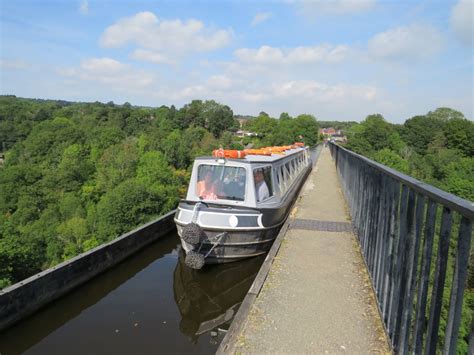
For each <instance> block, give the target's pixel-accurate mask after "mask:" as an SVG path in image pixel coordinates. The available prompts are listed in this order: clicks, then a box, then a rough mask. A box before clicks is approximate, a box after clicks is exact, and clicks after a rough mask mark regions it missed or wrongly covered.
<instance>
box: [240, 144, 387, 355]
mask: <svg viewBox="0 0 474 355" xmlns="http://www.w3.org/2000/svg"><path fill="white" fill-rule="evenodd" d="M236 339H237V341H236V344H234V347H233V349H234V352H236V353H258V354H261V353H280V354H281V353H283V354H295V353H318V354H320V353H321V354H334V353H349V354H354V353H357V354H368V353H372V354H374V353H375V354H385V353H390V350H389V348H388V346H387V340H386V336H385V333H384V331H383V326H382V322H381V320H380V317H379V314H378V312H377V308H376V303H375V296H374V294H373V291H372V288H371V286H370V280H369V277H368V274H367V271H366V269H365V265H364V262H363V260H362V256H361V254H360V251H359V246H358V242H357V240H356V238H355V236H354V234H353V233H352V232H351V231H350V217H349V215H348V211H347V205H346V203H345V200H344V197H343V195H342V191H341V187H340V185H339V180H338V177H337V172H336V169H335V165H334V163H333V161H332V159H331V156H330V153H329V149H327V148H323V150H322V152H321V156H320V158H319V160H318V163H317V165H316V167H315V168H314V170H313V171H312V172H311V174H310V176H309V177H308V180H307V181H306V183H305V185H304V187H303V188H302V191H301V195H300V199H299V201H298V202H297V203H296V205H295V208H294V210H293V212H292V221H291V224H290V227H289V229H288V231H287V233H286V235H285V237H284V239H283V242H282V244H281V247H280V249H279V251H278V254H277V255H276V257H275V260H274V262H273V264H272V266H271V269H270V272H269V274H268V277H267V278H266V280H265V284H264V285H263V287H262V290H261V292H260V294H259V295H258V297H257V299H256V300H255V302H254V303H253V305H252V306H251V309H250V312H249V317H248V318H247V319H246V321H245V324H244V325H243V328H242V331H241V332H240V334H239V335H238V336H237V338H236Z"/></svg>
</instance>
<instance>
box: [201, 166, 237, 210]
mask: <svg viewBox="0 0 474 355" xmlns="http://www.w3.org/2000/svg"><path fill="white" fill-rule="evenodd" d="M245 180H246V175H245V168H239V167H232V166H221V165H219V166H218V165H205V164H203V165H200V166H199V168H198V178H197V185H196V195H197V196H198V197H199V198H200V199H203V200H217V199H220V200H234V201H243V200H244V199H245Z"/></svg>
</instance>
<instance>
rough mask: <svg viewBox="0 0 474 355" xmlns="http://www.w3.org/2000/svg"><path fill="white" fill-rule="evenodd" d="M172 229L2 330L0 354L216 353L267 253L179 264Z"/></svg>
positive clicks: (179, 257)
mask: <svg viewBox="0 0 474 355" xmlns="http://www.w3.org/2000/svg"><path fill="white" fill-rule="evenodd" d="M179 244H180V243H179V240H178V237H177V236H176V234H174V233H173V234H171V235H169V236H167V237H166V238H164V239H162V240H160V241H158V242H156V243H154V244H153V245H151V246H149V247H146V248H145V249H144V250H143V251H141V252H139V253H137V254H136V255H134V256H133V257H131V258H129V259H127V260H126V261H124V262H123V263H121V264H119V265H118V266H116V267H114V268H113V269H112V270H110V271H107V272H106V273H104V274H102V275H99V276H98V277H96V278H94V279H93V280H91V281H89V282H88V283H87V284H85V285H83V286H81V287H79V288H77V289H76V290H74V291H73V292H71V293H69V294H68V295H66V296H64V297H62V298H61V299H59V300H57V301H55V302H54V303H52V304H51V305H49V306H48V307H46V308H44V309H43V310H42V311H40V312H38V313H36V314H35V315H33V316H32V317H30V318H28V319H26V320H24V321H23V322H21V323H19V324H17V325H16V326H14V327H12V328H10V329H9V330H7V331H5V332H3V333H0V354H2V355H8V354H20V353H24V352H26V353H29V354H64V353H67V354H103V353H104V352H105V353H114V354H125V353H127V354H128V353H140V354H156V353H183V352H192V353H195V354H198V353H202V354H209V353H214V352H215V351H216V349H217V340H221V336H219V337H218V338H217V337H215V336H211V334H210V332H209V331H210V330H216V329H218V328H221V329H226V328H227V327H228V326H229V324H230V322H231V319H232V317H233V315H234V314H235V312H236V310H237V308H238V306H239V305H240V303H241V302H242V300H243V298H244V296H245V294H246V292H247V290H248V289H249V288H250V285H251V284H252V282H253V278H254V277H255V275H256V274H257V272H258V269H259V267H260V265H261V263H262V262H263V260H264V258H263V257H261V258H254V259H249V260H246V261H242V262H237V263H229V264H224V265H209V267H207V266H206V267H205V268H204V269H203V270H200V271H196V270H191V269H189V268H187V267H186V266H185V264H184V255H183V253H182V252H181V251H180V246H179Z"/></svg>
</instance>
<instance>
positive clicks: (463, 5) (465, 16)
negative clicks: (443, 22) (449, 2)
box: [449, 0, 474, 46]
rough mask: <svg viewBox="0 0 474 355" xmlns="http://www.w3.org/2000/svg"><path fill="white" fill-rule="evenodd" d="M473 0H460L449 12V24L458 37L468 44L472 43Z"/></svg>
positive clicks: (473, 30)
mask: <svg viewBox="0 0 474 355" xmlns="http://www.w3.org/2000/svg"><path fill="white" fill-rule="evenodd" d="M473 7H474V2H473V0H460V1H459V2H458V3H457V4H456V5H455V6H454V7H453V10H452V12H451V17H450V19H449V20H450V24H451V27H452V28H453V30H454V32H455V33H456V34H457V35H458V36H459V38H460V39H461V40H462V41H463V42H464V43H466V44H468V45H471V46H472V45H473V32H474V28H473V25H472V23H473V12H474V9H473Z"/></svg>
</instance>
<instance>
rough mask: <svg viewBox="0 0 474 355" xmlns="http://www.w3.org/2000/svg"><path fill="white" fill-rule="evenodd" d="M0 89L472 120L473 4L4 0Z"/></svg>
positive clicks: (325, 115) (321, 113)
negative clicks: (435, 113)
mask: <svg viewBox="0 0 474 355" xmlns="http://www.w3.org/2000/svg"><path fill="white" fill-rule="evenodd" d="M0 6H1V12H0V21H1V25H0V26H1V27H0V93H1V94H14V95H17V96H22V97H34V98H52V99H64V100H72V101H103V102H108V101H111V100H112V101H114V102H116V103H124V102H130V103H132V104H135V105H147V106H160V105H162V104H165V105H171V104H174V105H176V106H178V107H180V106H182V105H183V104H185V103H187V102H190V101H191V100H193V99H203V100H204V99H214V100H216V101H218V102H221V103H224V104H227V105H229V106H230V107H231V108H232V109H233V110H234V112H235V113H238V114H252V115H256V114H258V113H259V112H260V111H265V112H268V113H269V114H271V115H273V116H276V117H278V116H279V115H280V113H281V112H289V113H290V114H291V115H298V114H301V113H310V114H314V115H315V116H316V117H317V118H318V119H321V120H356V121H360V120H362V119H364V118H365V117H366V116H367V115H368V114H371V113H381V114H383V115H384V117H385V118H386V119H387V120H389V121H391V122H395V123H401V122H403V121H404V120H405V119H407V118H409V117H412V116H414V115H417V114H425V113H427V112H428V111H430V110H434V109H436V108H437V107H442V106H447V107H452V108H454V109H457V110H460V111H461V112H463V113H464V114H465V116H466V117H468V118H470V119H472V118H473V111H474V109H473V80H474V77H473V49H474V46H473V0H455V1H385V0H315V1H295V0H286V1H258V2H257V1H211V0H207V1H145V0H141V1H130V0H128V1H124V0H122V1H94V0H80V1H22V0H19V1H11V0H10V1H8V0H3V1H2V2H1V4H0Z"/></svg>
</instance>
